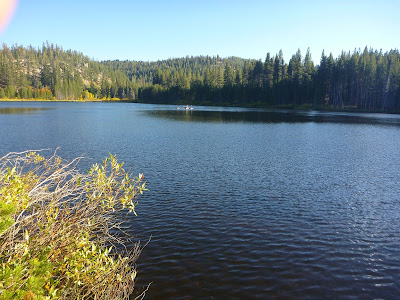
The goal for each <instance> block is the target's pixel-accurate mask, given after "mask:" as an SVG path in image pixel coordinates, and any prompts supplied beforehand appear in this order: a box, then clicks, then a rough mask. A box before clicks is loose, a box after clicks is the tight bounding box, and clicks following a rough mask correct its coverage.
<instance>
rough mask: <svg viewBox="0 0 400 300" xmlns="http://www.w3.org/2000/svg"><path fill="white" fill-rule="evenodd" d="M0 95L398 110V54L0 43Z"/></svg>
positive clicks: (399, 56) (390, 52) (37, 97)
mask: <svg viewBox="0 0 400 300" xmlns="http://www.w3.org/2000/svg"><path fill="white" fill-rule="evenodd" d="M0 98H36V99H57V100H64V99H87V100H90V99H128V100H135V101H142V102H150V103H171V104H178V103H185V104H206V105H237V106H270V107H288V108H289V107H298V106H300V107H305V108H311V107H314V108H325V109H351V110H363V111H387V112H399V111H400V54H399V51H398V50H391V51H389V52H386V53H382V52H378V51H375V50H373V49H368V48H367V47H366V48H365V49H364V50H363V51H361V50H355V51H354V52H353V53H350V52H342V54H341V55H340V56H339V57H337V58H333V57H332V55H329V56H328V55H325V53H324V52H323V53H322V55H321V59H320V62H319V64H318V65H315V64H314V62H313V61H312V60H311V55H310V52H309V51H307V53H306V54H305V56H304V57H303V56H302V54H301V53H300V50H299V51H297V52H296V53H295V54H293V55H292V57H291V59H290V60H289V62H288V63H286V62H285V61H284V60H283V53H282V52H280V53H278V54H276V55H275V56H271V55H270V54H269V53H268V54H267V55H266V59H265V61H261V60H250V59H242V58H239V57H228V58H221V57H219V56H213V57H211V56H196V57H188V56H187V57H185V58H171V59H167V60H162V61H156V62H143V61H119V60H114V61H102V62H99V61H94V60H91V59H90V58H89V57H87V56H85V55H83V54H82V53H79V52H77V51H72V50H63V49H62V47H59V46H57V45H56V46H54V45H53V44H49V43H46V44H43V46H42V47H41V48H33V47H22V46H18V45H14V46H11V47H8V46H7V45H5V44H4V45H3V47H2V49H1V50H0Z"/></svg>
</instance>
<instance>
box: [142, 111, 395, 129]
mask: <svg viewBox="0 0 400 300" xmlns="http://www.w3.org/2000/svg"><path fill="white" fill-rule="evenodd" d="M146 114H148V115H150V116H154V117H159V118H166V119H171V120H177V121H187V122H213V123H230V122H251V123H306V122H315V123H353V124H380V125H392V126H400V117H399V116H398V115H386V114H385V115H383V114H371V113H340V112H318V111H291V110H290V111H288V110H257V109H255V110H251V109H248V110H246V109H242V110H211V109H210V108H208V109H206V110H168V109H167V110H164V109H163V110H149V111H146Z"/></svg>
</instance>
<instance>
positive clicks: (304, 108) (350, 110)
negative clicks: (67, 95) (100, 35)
mask: <svg viewBox="0 0 400 300" xmlns="http://www.w3.org/2000/svg"><path fill="white" fill-rule="evenodd" d="M0 102H75V103H79V102H82V103H87V102H113V103H141V104H154V105H176V104H173V103H172V104H171V103H151V102H141V101H137V100H111V99H110V100H101V99H91V100H54V99H51V100H50V99H5V98H0ZM191 105H195V106H208V107H212V106H220V107H243V108H265V109H273V110H282V109H285V110H292V111H320V112H348V113H373V114H379V113H382V114H400V111H381V110H362V109H357V108H333V107H321V106H319V107H312V106H308V105H307V106H304V105H299V106H293V105H278V106H268V105H259V104H258V105H257V104H253V105H248V106H235V105H224V104H223V103H221V104H215V105H214V104H201V103H198V104H196V103H195V104H191Z"/></svg>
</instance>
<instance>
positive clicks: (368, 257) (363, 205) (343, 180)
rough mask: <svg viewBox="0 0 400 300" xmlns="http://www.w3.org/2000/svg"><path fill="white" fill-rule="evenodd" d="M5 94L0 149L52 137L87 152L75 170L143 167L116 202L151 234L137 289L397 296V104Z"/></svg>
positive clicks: (137, 229)
mask: <svg viewBox="0 0 400 300" xmlns="http://www.w3.org/2000/svg"><path fill="white" fill-rule="evenodd" d="M9 107H14V108H15V110H14V111H19V112H21V111H25V114H24V115H22V114H4V113H3V114H0V128H1V130H0V141H1V143H0V156H2V155H5V154H7V153H8V152H10V151H24V150H27V149H47V148H51V149H55V148H56V147H58V146H60V147H61V149H60V152H59V154H60V155H61V156H63V157H64V158H65V159H72V158H75V157H77V156H80V155H82V154H84V156H85V157H89V158H90V159H84V160H82V161H81V163H82V164H85V165H81V167H80V169H81V170H87V169H88V168H89V167H90V166H91V165H92V163H95V162H99V161H101V160H102V159H104V157H107V156H108V155H109V153H113V154H115V155H117V157H118V159H119V160H120V161H121V162H125V165H124V167H125V169H126V170H129V171H132V173H133V174H135V173H136V172H143V173H144V174H145V178H146V180H147V187H148V188H149V191H147V192H146V193H145V194H144V195H142V196H143V197H140V199H139V205H138V206H137V210H136V212H137V213H138V216H137V217H136V216H131V215H124V216H121V217H123V218H124V219H125V220H126V221H127V222H126V223H125V226H126V228H124V229H125V231H126V232H127V233H128V234H131V235H132V237H137V238H138V239H140V240H141V241H142V242H143V243H145V242H147V241H148V239H149V237H151V241H150V243H149V244H148V245H147V246H146V247H145V249H144V250H143V252H142V253H141V256H140V258H139V260H138V262H137V266H138V277H137V282H136V288H137V293H138V294H137V296H138V295H139V294H140V292H141V291H143V290H145V289H146V288H147V286H148V284H149V283H150V282H153V283H152V284H151V286H150V289H149V291H148V292H147V294H146V299H255V298H258V299H398V298H399V295H400V235H399V232H400V197H399V195H400V185H399V184H398V183H399V182H400V169H399V167H398V166H399V165H400V155H399V149H400V126H398V125H399V118H400V117H399V116H397V115H387V114H363V113H357V114H356V113H353V114H352V113H336V112H335V113H334V112H317V111H284V110H280V111H272V110H267V109H248V108H222V107H194V109H193V111H181V110H177V109H176V106H171V105H169V106H168V105H146V104H130V103H129V104H128V103H67V102H65V103H63V102H46V103H36V102H35V103H33V102H32V103H0V109H1V108H2V109H3V111H4V108H9ZM19 107H25V108H26V107H30V108H32V109H31V110H23V109H22V110H21V109H20V108H19ZM42 107H45V108H52V109H53V110H51V111H48V112H40V110H43V109H42ZM6 111H7V110H6ZM8 111H9V110H8ZM322 122H324V123H322ZM376 124H378V125H381V124H385V126H376ZM386 125H391V126H386ZM393 125H394V126H393ZM11 137H12V138H11ZM136 174H137V173H136ZM129 249H130V246H129V245H128V250H129Z"/></svg>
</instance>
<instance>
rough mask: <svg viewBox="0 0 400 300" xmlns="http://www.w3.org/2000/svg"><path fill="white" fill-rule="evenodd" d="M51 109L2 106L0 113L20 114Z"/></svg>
mask: <svg viewBox="0 0 400 300" xmlns="http://www.w3.org/2000/svg"><path fill="white" fill-rule="evenodd" d="M43 110H51V108H45V107H3V108H0V114H5V115H20V114H32V113H35V112H38V111H43Z"/></svg>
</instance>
